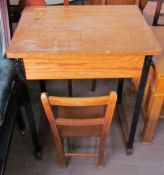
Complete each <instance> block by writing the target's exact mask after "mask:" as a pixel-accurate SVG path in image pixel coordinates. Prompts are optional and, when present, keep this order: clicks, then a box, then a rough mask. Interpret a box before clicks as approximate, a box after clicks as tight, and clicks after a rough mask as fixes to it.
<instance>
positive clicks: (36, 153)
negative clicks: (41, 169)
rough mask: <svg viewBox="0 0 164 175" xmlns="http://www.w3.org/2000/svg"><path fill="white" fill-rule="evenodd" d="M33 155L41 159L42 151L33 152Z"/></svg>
mask: <svg viewBox="0 0 164 175" xmlns="http://www.w3.org/2000/svg"><path fill="white" fill-rule="evenodd" d="M34 156H35V158H36V159H37V160H42V152H35V153H34Z"/></svg>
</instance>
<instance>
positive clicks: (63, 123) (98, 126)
mask: <svg viewBox="0 0 164 175" xmlns="http://www.w3.org/2000/svg"><path fill="white" fill-rule="evenodd" d="M41 100H42V104H43V107H44V110H45V112H46V115H47V117H48V120H49V122H52V121H53V122H52V123H50V127H51V130H52V133H53V137H54V140H55V143H56V144H59V145H58V147H59V148H58V149H57V151H59V156H63V155H64V157H65V156H87V157H88V156H94V157H95V156H98V167H102V166H103V163H104V151H105V145H106V138H107V135H108V133H109V129H110V125H111V120H112V117H113V113H114V109H115V105H116V101H117V95H116V93H115V92H110V94H109V96H104V97H88V98H69V97H67V98H65V97H52V96H50V97H49V96H48V95H47V94H46V93H42V95H41ZM87 100H88V102H87ZM58 105H59V106H62V107H64V106H65V107H66V108H68V107H71V112H72V106H73V105H74V108H77V106H78V107H82V106H83V107H84V106H85V107H87V108H88V106H89V107H92V106H95V105H96V106H97V105H98V106H100V105H101V106H104V105H106V110H105V114H103V116H96V117H95V116H87V118H86V114H85V112H86V111H85V112H84V118H83V116H82V114H83V113H80V115H77V116H73V117H72V116H70V117H69V113H68V112H66V113H63V114H67V117H66V118H64V117H63V116H61V114H62V113H60V112H59V111H58V118H55V116H53V113H52V110H51V107H50V106H58ZM102 109H103V108H102ZM60 111H61V110H60ZM90 112H91V111H90ZM94 112H95V111H93V113H94ZM76 114H77V112H76ZM54 124H55V128H53V129H52V127H53V125H54ZM69 136H71V137H75V136H97V137H100V144H99V151H98V154H97V153H94V154H93V153H63V149H62V148H63V146H60V144H62V143H61V140H62V138H61V137H69ZM59 137H60V139H59ZM64 157H62V158H61V160H62V163H63V162H65V161H64V160H63V158H64Z"/></svg>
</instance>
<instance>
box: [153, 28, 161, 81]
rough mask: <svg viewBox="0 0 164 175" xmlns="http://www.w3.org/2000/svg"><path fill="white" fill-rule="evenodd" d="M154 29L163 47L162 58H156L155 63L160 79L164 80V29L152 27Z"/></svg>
mask: <svg viewBox="0 0 164 175" xmlns="http://www.w3.org/2000/svg"><path fill="white" fill-rule="evenodd" d="M152 29H153V32H154V34H155V36H156V37H157V39H158V41H159V43H160V45H161V47H162V52H161V54H160V56H156V57H154V58H153V62H154V64H155V68H156V73H157V76H158V78H164V27H161V26H158V27H152ZM156 58H157V59H156Z"/></svg>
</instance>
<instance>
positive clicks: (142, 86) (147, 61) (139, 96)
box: [126, 56, 152, 154]
mask: <svg viewBox="0 0 164 175" xmlns="http://www.w3.org/2000/svg"><path fill="white" fill-rule="evenodd" d="M151 63H152V56H146V57H145V60H144V65H143V69H142V74H141V79H140V83H139V87H138V92H137V97H136V102H135V106H134V112H133V118H132V123H131V128H130V133H129V139H128V142H127V144H126V148H127V154H132V151H133V142H134V137H135V133H136V128H137V124H138V119H139V114H140V109H141V103H142V98H143V95H144V90H145V86H146V81H147V78H148V74H149V69H150V65H151Z"/></svg>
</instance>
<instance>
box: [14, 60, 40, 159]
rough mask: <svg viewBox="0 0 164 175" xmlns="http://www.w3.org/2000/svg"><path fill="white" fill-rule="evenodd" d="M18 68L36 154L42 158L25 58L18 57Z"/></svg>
mask: <svg viewBox="0 0 164 175" xmlns="http://www.w3.org/2000/svg"><path fill="white" fill-rule="evenodd" d="M16 70H17V72H18V79H19V81H20V86H21V92H22V96H23V102H24V105H25V109H26V113H27V116H28V122H29V127H30V132H31V136H32V141H33V145H34V149H35V155H36V158H38V159H39V158H41V151H42V150H41V146H40V143H39V138H38V133H37V129H36V126H35V119H34V115H33V110H32V106H31V100H30V96H29V90H28V85H27V80H26V76H25V71H24V65H23V60H22V59H18V60H17V62H16Z"/></svg>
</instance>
